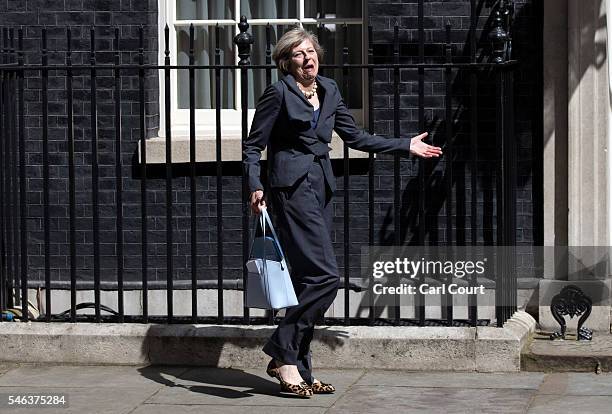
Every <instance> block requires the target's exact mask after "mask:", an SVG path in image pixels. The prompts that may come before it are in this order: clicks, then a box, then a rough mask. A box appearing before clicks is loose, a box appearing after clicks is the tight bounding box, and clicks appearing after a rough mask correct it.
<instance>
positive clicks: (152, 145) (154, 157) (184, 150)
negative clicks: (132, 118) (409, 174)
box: [138, 132, 368, 164]
mask: <svg viewBox="0 0 612 414" xmlns="http://www.w3.org/2000/svg"><path fill="white" fill-rule="evenodd" d="M141 144H142V142H138V159H139V160H140V159H141ZM146 146H147V164H164V163H165V162H166V138H165V137H154V138H149V139H147V142H146ZM330 146H331V148H332V149H331V151H330V156H331V158H332V159H342V158H343V154H344V152H343V141H342V139H341V138H340V137H339V136H338V135H337V134H336V133H335V132H334V133H333V134H332V142H331V145H330ZM221 155H222V157H221V159H222V160H223V161H242V138H241V134H240V132H236V133H234V134H232V133H229V134H228V133H225V134H224V135H223V138H222V139H221ZM349 157H350V158H368V153H367V152H363V151H357V150H354V149H349ZM261 158H262V159H264V160H265V159H266V151H263V152H262V156H261ZM216 160H217V158H216V140H215V135H214V134H206V133H204V134H198V135H197V137H196V162H214V161H216ZM188 162H189V136H182V135H178V136H173V137H172V163H173V164H181V163H188Z"/></svg>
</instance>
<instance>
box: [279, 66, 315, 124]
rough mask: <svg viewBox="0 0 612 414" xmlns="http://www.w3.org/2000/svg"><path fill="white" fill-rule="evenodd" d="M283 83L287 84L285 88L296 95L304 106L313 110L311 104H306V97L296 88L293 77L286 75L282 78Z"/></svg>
mask: <svg viewBox="0 0 612 414" xmlns="http://www.w3.org/2000/svg"><path fill="white" fill-rule="evenodd" d="M283 81H284V82H285V83H286V84H287V86H288V87H289V89H290V90H291V92H293V93H294V94H295V95H297V96H298V97H299V98H300V99H301V100H302V102H304V104H306V105H307V106H308V107H309V108H311V109H312V108H313V106H312V104H311V103H310V102H308V99H306V97H305V96H304V94H303V93H302V91H300V89H299V88H298V86H297V82H296V80H295V78H294V77H293V75H292V74H288V75H287V76H285V77H284V78H283ZM311 118H312V116H311Z"/></svg>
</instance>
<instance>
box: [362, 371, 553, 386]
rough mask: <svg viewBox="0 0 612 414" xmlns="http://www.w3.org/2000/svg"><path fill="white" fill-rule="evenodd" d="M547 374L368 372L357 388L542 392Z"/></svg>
mask: <svg viewBox="0 0 612 414" xmlns="http://www.w3.org/2000/svg"><path fill="white" fill-rule="evenodd" d="M543 379H544V374H542V373H535V372H518V373H476V372H452V373H449V372H420V371H419V372H416V371H415V372H406V371H368V372H367V373H366V374H365V375H363V376H362V377H361V378H360V379H359V381H357V382H356V383H355V386H363V385H371V386H376V385H377V386H393V387H416V388H421V387H422V388H467V389H488V388H500V389H538V387H539V386H540V384H541V383H542V381H543Z"/></svg>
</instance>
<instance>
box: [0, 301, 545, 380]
mask: <svg viewBox="0 0 612 414" xmlns="http://www.w3.org/2000/svg"><path fill="white" fill-rule="evenodd" d="M535 324H536V322H535V320H534V319H533V318H532V317H531V316H530V315H529V314H527V313H525V312H522V311H519V312H517V313H516V314H515V315H513V316H512V318H511V319H510V320H509V321H508V322H507V323H506V324H505V325H504V327H503V328H493V327H477V328H471V327H468V328H454V327H453V328H446V327H365V326H351V327H345V326H322V327H319V328H318V329H317V331H316V334H315V340H314V341H313V343H312V346H311V349H312V352H313V355H315V358H314V359H313V364H314V366H315V367H325V368H385V369H405V370H417V371H425V370H427V371H483V372H510V371H519V370H520V355H521V349H522V347H523V346H524V344H525V342H526V340H527V338H528V337H529V335H530V334H531V333H533V332H534V330H535ZM273 329H274V328H273V327H266V326H246V325H232V326H229V325H224V326H221V325H156V324H148V325H144V324H106V323H105V324H95V323H76V324H71V323H50V324H46V323H42V322H28V323H2V324H0V343H2V344H3V352H2V354H1V356H0V361H4V362H21V363H23V362H30V363H32V362H35V363H63V364H110V365H141V364H163V365H204V366H217V367H242V368H261V367H262V366H265V365H266V363H267V362H268V359H269V357H268V356H266V355H265V354H264V353H263V352H261V347H262V346H263V344H264V343H265V341H266V339H267V338H268V337H269V336H270V334H271V333H272V331H273Z"/></svg>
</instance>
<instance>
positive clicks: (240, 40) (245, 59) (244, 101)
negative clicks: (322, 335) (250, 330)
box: [234, 16, 253, 324]
mask: <svg viewBox="0 0 612 414" xmlns="http://www.w3.org/2000/svg"><path fill="white" fill-rule="evenodd" d="M238 29H239V30H240V33H238V34H237V35H236V36H235V37H234V43H235V44H236V45H237V46H238V57H239V58H240V60H239V61H238V66H239V67H240V106H241V124H242V147H244V142H245V141H246V139H247V137H248V133H249V131H248V118H247V116H248V109H249V89H248V80H249V77H248V76H247V69H248V65H250V64H251V57H250V54H251V44H253V37H252V35H251V34H250V33H248V32H247V30H248V29H249V24H248V23H247V19H246V16H241V17H240V24H239V25H238ZM249 210H250V209H249V196H248V186H247V180H246V177H245V174H244V171H243V173H242V213H243V215H242V234H243V237H242V263H243V266H242V286H243V290H242V293H243V295H242V299H243V311H244V314H243V321H244V323H245V324H248V323H249V320H250V316H249V308H247V306H246V285H247V277H248V273H247V269H246V265H244V263H246V261H247V259H248V255H249V238H250V237H249Z"/></svg>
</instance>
